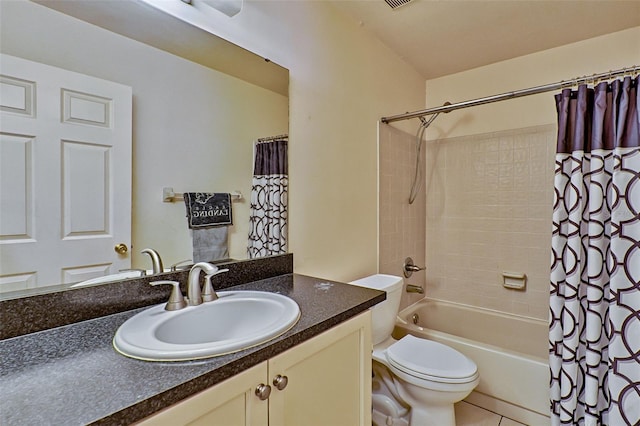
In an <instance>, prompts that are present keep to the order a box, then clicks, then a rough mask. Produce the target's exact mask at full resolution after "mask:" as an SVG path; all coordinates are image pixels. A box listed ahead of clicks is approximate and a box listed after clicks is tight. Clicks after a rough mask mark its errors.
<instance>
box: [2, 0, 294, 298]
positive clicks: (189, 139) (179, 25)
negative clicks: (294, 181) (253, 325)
mask: <svg viewBox="0 0 640 426" xmlns="http://www.w3.org/2000/svg"><path fill="white" fill-rule="evenodd" d="M0 8H1V10H0V19H1V21H0V31H1V32H0V39H1V40H2V43H1V45H0V48H1V49H0V50H1V53H3V54H7V55H12V56H15V57H19V58H24V59H27V60H29V61H34V62H38V63H42V64H47V65H50V66H53V67H57V68H62V69H64V70H67V71H72V72H74V73H80V74H83V75H88V76H91V77H95V78H98V79H103V80H107V81H110V82H115V83H117V84H119V85H123V86H128V87H130V88H131V91H132V108H133V109H132V138H131V139H132V160H131V166H132V167H131V170H129V169H128V167H127V165H126V164H125V165H120V164H111V165H110V166H109V168H108V171H109V173H111V177H113V176H115V175H117V174H123V175H126V174H129V175H130V176H131V215H130V219H131V220H130V225H131V237H130V239H129V240H128V241H118V242H117V243H123V244H125V246H126V248H127V250H126V251H125V253H124V254H118V253H116V251H114V247H113V245H112V246H111V249H110V250H109V256H115V257H116V258H117V259H120V260H122V259H124V260H125V261H127V262H128V263H127V264H126V266H124V267H117V268H114V267H112V266H111V265H112V262H104V264H99V265H94V266H96V269H100V268H102V270H103V271H102V272H101V273H100V275H102V274H118V273H120V272H119V269H140V270H145V271H146V270H151V269H152V262H151V260H150V259H149V258H148V256H146V255H143V254H141V250H142V249H144V248H145V247H151V248H153V249H155V250H156V251H157V252H158V253H159V255H160V256H161V259H162V261H163V262H164V264H165V265H166V266H168V265H173V264H176V263H180V262H184V260H185V259H190V258H192V241H191V234H190V230H189V229H188V226H187V221H186V217H185V205H184V203H183V202H172V203H171V202H170V203H168V202H163V188H166V187H171V188H173V189H174V190H175V191H176V192H180V193H183V192H221V193H231V192H234V191H238V192H239V193H241V194H243V195H244V197H243V199H242V200H239V201H237V202H234V203H233V226H231V227H230V228H229V257H231V258H234V259H243V258H246V252H247V235H248V228H249V202H248V198H249V197H250V194H251V179H252V174H253V150H254V142H255V141H256V140H257V139H259V138H263V137H268V136H271V135H280V134H286V133H288V96H287V90H288V71H287V70H286V69H284V68H282V67H280V66H278V65H276V64H274V63H272V62H269V61H265V60H264V59H263V58H260V57H258V56H256V55H253V54H250V53H249V52H247V51H245V50H243V49H241V48H239V47H237V46H233V45H231V44H230V43H228V42H225V41H224V40H221V39H220V38H218V37H216V36H213V35H212V34H210V33H207V32H205V31H202V30H200V29H197V28H194V27H192V26H190V25H188V24H186V23H184V22H182V21H179V20H177V19H176V18H173V17H169V16H168V15H164V14H163V13H161V12H159V11H157V10H155V9H153V8H152V7H150V6H148V5H146V4H145V3H142V2H139V1H130V0H123V1H118V2H112V1H100V0H97V1H91V2H67V1H46V2H42V4H38V3H34V2H29V1H26V0H16V1H11V2H0ZM56 8H57V9H60V10H62V12H64V13H62V12H60V11H59V10H54V9H56ZM65 8H69V9H71V10H65ZM74 14H75V15H76V16H77V17H73V16H70V15H74ZM78 17H79V18H80V19H78ZM100 19H106V20H107V23H105V22H100V21H99V20H100ZM89 22H91V23H89ZM106 28H108V29H106ZM229 58H231V59H229ZM246 61H248V62H246ZM220 64H222V65H220ZM78 126H80V125H79V124H78ZM80 181H82V180H81V179H80ZM110 201H111V200H110ZM109 206H110V208H111V209H112V210H110V211H111V212H112V213H113V212H116V211H117V210H118V207H117V205H116V204H113V205H111V204H110V205H109ZM4 208H5V207H4V205H3V209H4ZM54 211H57V212H59V211H62V210H61V209H58V210H55V209H54ZM27 213H29V212H27ZM25 214H26V213H25ZM59 221H63V219H59ZM5 241H6V237H4V236H3V239H2V240H0V244H1V243H4V242H5ZM62 251H64V250H62ZM3 253H4V251H3ZM24 253H26V254H25V255H28V253H29V251H25V252H24ZM53 255H54V254H53V253H52V254H51V256H52V257H54V256H53ZM55 255H56V256H55V257H58V255H60V253H56V254H55ZM46 258H47V256H44V257H40V256H39V260H40V261H46ZM4 261H5V259H4V255H3V262H4ZM62 263H63V264H64V265H66V266H65V267H66V268H67V270H72V269H73V268H74V267H76V265H77V264H76V259H75V258H71V259H64V260H62ZM8 265H10V262H9V263H7V264H6V265H5V264H4V263H3V265H2V276H1V277H0V293H2V292H5V293H6V292H7V291H16V290H24V289H27V290H28V289H29V288H31V291H29V293H31V292H33V291H35V290H34V289H37V290H39V289H40V288H41V286H42V285H51V287H49V288H50V290H53V291H58V290H60V289H64V288H67V287H68V285H62V286H61V285H57V286H54V285H55V284H60V283H67V284H70V283H72V282H74V281H75V282H77V281H80V280H83V279H88V278H95V276H85V277H82V278H80V279H75V280H74V279H70V278H68V276H67V275H65V273H64V271H62V272H60V271H58V272H57V273H56V274H46V275H47V276H37V274H31V276H30V277H27V279H24V276H25V273H22V272H21V273H18V272H15V271H13V272H11V271H9V272H8V273H7V271H8V269H7V268H6V267H5V266H8ZM166 266H165V269H168V268H167V267H166ZM183 266H184V265H183ZM132 273H133V272H132ZM27 275H29V274H27ZM54 275H55V276H54ZM78 276H80V275H78ZM12 294H14V295H15V296H16V297H19V295H20V294H21V293H20V292H19V291H18V292H17V293H12Z"/></svg>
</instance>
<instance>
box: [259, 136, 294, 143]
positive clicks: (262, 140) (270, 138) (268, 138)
mask: <svg viewBox="0 0 640 426" xmlns="http://www.w3.org/2000/svg"><path fill="white" fill-rule="evenodd" d="M281 139H287V140H288V139H289V135H287V134H284V135H277V136H269V137H266V138H259V139H258V140H257V141H256V143H263V142H271V141H277V140H281Z"/></svg>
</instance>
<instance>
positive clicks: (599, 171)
mask: <svg viewBox="0 0 640 426" xmlns="http://www.w3.org/2000/svg"><path fill="white" fill-rule="evenodd" d="M639 79H640V77H638V76H636V77H635V78H631V77H625V78H624V79H621V80H615V81H612V82H602V83H599V84H598V85H597V86H595V87H593V88H588V87H587V86H585V85H583V86H579V87H578V89H577V91H572V90H570V89H566V90H563V91H562V93H561V94H558V95H556V109H557V112H558V143H557V153H556V164H555V185H554V186H555V196H554V212H553V235H552V266H551V300H550V329H549V361H550V369H551V382H550V387H551V393H550V396H551V420H552V424H553V425H611V426H617V425H638V424H640V111H639V110H638V96H639V94H638V82H639Z"/></svg>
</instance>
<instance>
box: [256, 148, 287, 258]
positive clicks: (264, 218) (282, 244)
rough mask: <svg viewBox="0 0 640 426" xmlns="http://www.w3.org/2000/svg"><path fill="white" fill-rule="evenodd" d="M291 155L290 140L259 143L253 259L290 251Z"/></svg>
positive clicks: (257, 151) (257, 149)
mask: <svg viewBox="0 0 640 426" xmlns="http://www.w3.org/2000/svg"><path fill="white" fill-rule="evenodd" d="M287 152H288V141H287V139H286V138H284V137H282V138H281V139H277V140H269V141H265V142H261V141H258V142H257V143H256V146H255V163H254V171H253V185H252V189H251V208H250V213H249V245H248V248H247V254H248V257H249V259H254V258H256V257H264V256H271V255H276V254H282V253H286V252H287V229H288V228H287V205H288V192H289V176H288V153H287Z"/></svg>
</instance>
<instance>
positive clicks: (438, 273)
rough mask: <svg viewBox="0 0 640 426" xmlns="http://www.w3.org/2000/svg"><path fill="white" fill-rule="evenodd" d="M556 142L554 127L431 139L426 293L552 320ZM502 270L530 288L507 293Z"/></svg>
mask: <svg viewBox="0 0 640 426" xmlns="http://www.w3.org/2000/svg"><path fill="white" fill-rule="evenodd" d="M555 137H556V131H555V125H548V126H538V127H532V128H524V129H517V130H510V131H504V132H497V133H489V134H481V135H473V136H465V137H458V138H450V139H441V140H435V141H429V142H427V144H426V147H427V150H426V158H427V166H426V167H427V169H426V170H427V171H426V173H427V176H426V182H427V188H426V189H427V193H426V257H425V258H426V266H427V274H426V293H427V295H428V296H430V297H434V298H438V299H445V300H452V301H456V302H460V303H465V304H469V305H474V306H480V307H485V308H490V309H496V310H500V311H503V312H511V313H515V314H519V315H525V316H530V317H535V318H539V319H544V320H546V319H547V317H548V306H549V264H550V245H551V214H552V211H553V209H552V203H553V172H554V156H555ZM381 216H382V217H383V216H384V215H383V214H382V213H381ZM503 272H512V273H524V274H526V276H527V283H526V289H525V290H510V289H506V288H504V287H503V286H502V283H503V278H502V273H503Z"/></svg>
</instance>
